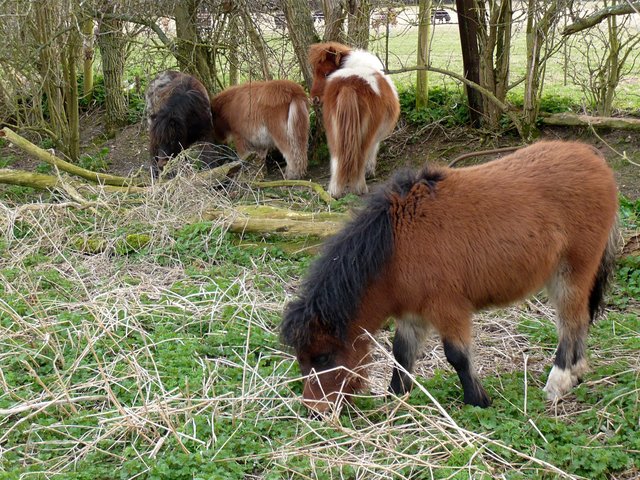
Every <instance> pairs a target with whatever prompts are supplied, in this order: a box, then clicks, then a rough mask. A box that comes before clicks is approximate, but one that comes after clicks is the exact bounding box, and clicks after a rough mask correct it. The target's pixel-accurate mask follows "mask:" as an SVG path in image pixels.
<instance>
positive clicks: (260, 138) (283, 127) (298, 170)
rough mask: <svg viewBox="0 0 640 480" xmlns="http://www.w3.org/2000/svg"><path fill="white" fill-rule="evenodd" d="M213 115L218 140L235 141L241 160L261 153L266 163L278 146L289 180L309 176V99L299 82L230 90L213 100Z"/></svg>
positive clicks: (255, 83)
mask: <svg viewBox="0 0 640 480" xmlns="http://www.w3.org/2000/svg"><path fill="white" fill-rule="evenodd" d="M211 112H212V113H213V127H214V133H215V138H216V140H217V141H218V142H225V143H228V142H231V141H233V142H234V144H235V147H236V150H237V151H238V155H239V156H240V157H244V156H246V155H247V154H248V153H249V152H257V153H258V155H259V156H260V157H261V158H262V160H263V161H264V160H265V158H266V156H267V152H268V151H269V150H270V149H272V148H274V147H275V148H277V149H278V150H280V152H281V153H282V155H283V156H284V158H285V160H286V161H287V168H286V171H285V177H286V178H288V179H296V178H301V177H302V176H303V175H304V174H305V173H306V171H307V145H308V142H309V109H308V98H307V95H306V93H305V92H304V90H303V89H302V87H301V86H300V85H298V84H297V83H294V82H292V81H290V80H272V81H269V82H251V83H245V84H244V85H238V86H235V87H230V88H227V89H226V90H223V91H222V92H220V93H219V94H218V95H216V96H215V97H213V98H212V99H211Z"/></svg>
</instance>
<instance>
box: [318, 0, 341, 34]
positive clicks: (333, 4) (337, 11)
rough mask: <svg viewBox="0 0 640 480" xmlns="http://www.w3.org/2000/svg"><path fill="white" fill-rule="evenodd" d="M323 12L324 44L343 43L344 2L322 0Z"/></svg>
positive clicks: (339, 0)
mask: <svg viewBox="0 0 640 480" xmlns="http://www.w3.org/2000/svg"><path fill="white" fill-rule="evenodd" d="M322 9H323V10H324V36H323V37H322V40H323V41H324V42H340V43H345V42H346V39H345V37H344V18H345V11H344V0H322Z"/></svg>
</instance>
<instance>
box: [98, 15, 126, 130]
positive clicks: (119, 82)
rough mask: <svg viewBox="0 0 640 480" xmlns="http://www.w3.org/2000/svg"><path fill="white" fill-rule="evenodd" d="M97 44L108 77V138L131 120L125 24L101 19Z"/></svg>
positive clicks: (115, 19)
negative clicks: (128, 98)
mask: <svg viewBox="0 0 640 480" xmlns="http://www.w3.org/2000/svg"><path fill="white" fill-rule="evenodd" d="M108 13H111V12H108ZM97 43H98V48H99V49H100V56H101V58H102V74H103V76H104V90H105V109H106V128H107V134H108V135H109V136H113V135H114V134H115V131H116V129H118V128H120V127H122V126H124V125H126V124H127V120H128V111H127V106H128V105H127V98H126V97H125V94H124V64H125V54H126V47H127V40H126V38H125V34H124V32H123V21H122V20H120V19H117V18H113V17H105V18H101V19H99V21H98V36H97Z"/></svg>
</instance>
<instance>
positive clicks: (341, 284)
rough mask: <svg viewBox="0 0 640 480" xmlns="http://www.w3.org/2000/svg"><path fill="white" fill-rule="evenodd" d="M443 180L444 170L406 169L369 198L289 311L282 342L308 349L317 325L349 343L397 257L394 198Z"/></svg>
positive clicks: (315, 268)
mask: <svg viewBox="0 0 640 480" xmlns="http://www.w3.org/2000/svg"><path fill="white" fill-rule="evenodd" d="M442 178H443V173H442V172H441V171H439V170H431V169H429V168H428V167H427V168H425V169H423V170H422V171H420V172H415V171H412V170H402V171H400V172H398V173H396V175H395V176H394V177H393V178H392V179H391V180H389V181H388V182H387V183H386V184H385V185H384V186H383V187H382V188H380V189H379V190H378V191H377V192H376V193H374V194H372V195H370V196H369V198H368V199H367V201H366V204H365V206H364V207H363V208H362V210H360V211H359V212H358V213H357V214H356V216H355V218H354V219H353V220H351V221H350V222H348V223H347V225H346V226H345V227H344V228H343V229H342V230H341V231H340V232H339V233H338V234H337V235H335V236H334V237H332V238H331V239H330V240H328V241H327V243H326V244H325V246H324V247H323V252H322V254H321V256H320V257H319V258H318V259H317V260H316V261H315V262H314V263H313V264H312V265H311V268H310V270H309V272H308V274H307V276H306V277H305V279H304V280H303V282H302V285H301V286H300V289H299V292H298V297H297V298H296V299H294V300H292V301H291V302H290V303H289V304H288V305H287V306H286V308H285V311H284V319H283V322H282V325H281V327H280V331H281V337H282V341H283V343H285V344H286V345H289V346H291V347H294V348H295V349H296V350H298V349H300V348H303V347H304V346H305V345H308V344H309V342H310V340H311V338H310V336H311V332H310V328H309V327H310V324H311V322H313V321H318V322H319V323H320V325H322V327H324V328H325V329H326V331H327V333H330V334H332V335H334V336H336V337H337V338H340V339H342V340H344V339H346V334H347V330H348V326H349V323H350V321H351V320H352V318H353V316H354V314H355V313H356V311H357V309H358V307H359V305H360V301H361V299H362V295H363V293H364V291H365V289H366V288H367V287H368V286H369V284H370V283H371V282H372V281H373V280H375V278H376V276H377V275H378V274H379V272H380V271H381V270H382V269H383V267H384V266H385V264H386V263H387V262H388V261H389V259H390V258H391V255H392V254H393V249H394V238H393V222H392V218H391V212H390V206H391V198H392V196H395V197H401V198H404V197H406V196H407V194H408V193H409V191H410V190H411V188H412V187H413V186H414V185H415V184H416V183H427V184H428V185H429V186H430V187H431V188H434V187H435V184H436V183H437V182H438V181H439V180H441V179H442Z"/></svg>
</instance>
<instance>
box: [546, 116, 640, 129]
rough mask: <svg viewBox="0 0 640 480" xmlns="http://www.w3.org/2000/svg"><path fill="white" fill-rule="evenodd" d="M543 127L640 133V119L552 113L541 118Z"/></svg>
mask: <svg viewBox="0 0 640 480" xmlns="http://www.w3.org/2000/svg"><path fill="white" fill-rule="evenodd" d="M541 121H542V123H544V124H545V125H556V126H564V127H594V128H615V129H617V130H632V131H636V132H639V131H640V119H637V118H621V117H593V116H589V115H576V114H575V113H553V114H551V115H545V116H543V117H541Z"/></svg>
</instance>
